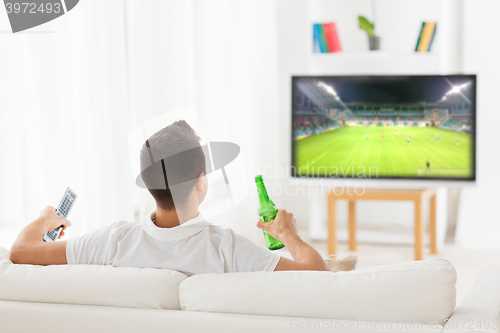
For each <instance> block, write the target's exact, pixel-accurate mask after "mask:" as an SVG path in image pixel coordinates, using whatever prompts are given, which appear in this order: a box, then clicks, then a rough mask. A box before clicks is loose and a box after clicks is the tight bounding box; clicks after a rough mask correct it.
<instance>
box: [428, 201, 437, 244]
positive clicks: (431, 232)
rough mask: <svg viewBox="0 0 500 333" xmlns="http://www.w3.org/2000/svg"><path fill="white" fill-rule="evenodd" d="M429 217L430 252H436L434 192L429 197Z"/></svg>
mask: <svg viewBox="0 0 500 333" xmlns="http://www.w3.org/2000/svg"><path fill="white" fill-rule="evenodd" d="M429 210H430V214H431V216H430V219H429V236H430V238H431V253H432V254H436V253H437V241H436V194H434V195H433V196H432V198H431V206H430V209H429Z"/></svg>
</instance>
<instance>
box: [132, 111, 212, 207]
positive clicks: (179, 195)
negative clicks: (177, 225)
mask: <svg viewBox="0 0 500 333" xmlns="http://www.w3.org/2000/svg"><path fill="white" fill-rule="evenodd" d="M140 159H141V170H142V171H141V177H142V180H143V181H144V184H145V185H146V187H147V188H148V190H149V192H150V193H151V195H152V196H153V197H154V199H155V201H156V205H157V206H158V207H160V208H162V209H165V210H171V209H176V208H177V209H179V208H183V207H184V205H185V204H186V202H187V199H188V197H189V195H190V194H191V192H192V191H193V188H194V185H195V183H196V180H197V179H198V177H199V176H200V175H201V174H203V175H205V174H206V166H205V155H204V153H203V149H202V147H201V145H200V137H199V136H198V135H196V132H195V131H194V130H193V129H192V128H191V126H189V124H188V123H187V122H186V121H184V120H179V121H176V122H175V123H173V124H171V125H168V126H167V127H164V128H162V129H161V130H159V131H158V132H156V133H155V134H153V135H151V137H150V138H149V139H147V140H146V142H145V143H144V144H143V146H142V149H141V153H140ZM174 202H175V203H174ZM176 206H177V207H176Z"/></svg>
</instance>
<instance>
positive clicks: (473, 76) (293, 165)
mask: <svg viewBox="0 0 500 333" xmlns="http://www.w3.org/2000/svg"><path fill="white" fill-rule="evenodd" d="M405 77H407V78H417V77H428V78H442V77H461V78H468V79H471V80H472V82H473V83H472V84H473V86H472V91H473V94H472V98H471V102H472V103H471V107H472V110H473V119H474V131H473V134H474V136H473V142H472V169H473V175H472V176H471V177H469V178H451V177H425V178H422V177H396V176H395V177H387V176H377V178H370V177H365V178H358V177H352V176H349V175H346V176H342V177H330V176H327V175H299V174H298V173H296V163H295V157H296V156H295V140H294V137H293V123H294V112H293V108H294V102H295V81H296V80H298V79H304V78H308V79H314V78H318V79H321V78H336V79H343V78H377V79H384V78H405ZM291 88H292V94H291V113H292V116H291V124H290V129H291V130H290V137H291V150H292V151H291V168H290V171H291V172H290V175H291V177H293V178H296V179H312V178H320V179H344V180H348V179H358V180H365V179H384V180H385V179H389V180H399V181H401V180H419V181H431V182H432V181H450V182H457V181H460V182H471V183H472V182H475V181H476V178H477V174H476V172H477V171H476V170H477V165H476V141H477V137H476V133H477V107H476V106H477V75H476V74H453V75H293V76H292V77H291Z"/></svg>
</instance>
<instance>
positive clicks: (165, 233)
mask: <svg viewBox="0 0 500 333" xmlns="http://www.w3.org/2000/svg"><path fill="white" fill-rule="evenodd" d="M66 257H67V260H68V264H90V265H112V266H115V267H139V268H146V267H149V268H165V269H172V270H176V271H179V272H182V273H184V274H186V275H188V276H190V275H193V274H201V273H230V272H253V271H273V270H274V269H275V267H276V265H277V264H278V262H279V260H280V258H281V257H280V256H279V255H278V254H277V253H273V252H271V251H269V250H268V249H266V248H263V247H260V246H258V245H257V244H255V243H253V242H252V241H250V240H249V239H248V238H246V237H243V236H241V235H238V234H236V233H235V232H234V231H233V230H231V229H229V228H227V229H224V228H221V227H218V226H214V225H212V224H210V223H208V222H206V221H205V220H204V218H203V216H202V215H201V214H199V215H198V216H197V217H195V218H194V219H191V220H189V221H187V222H185V223H182V224H181V225H179V226H176V227H173V228H159V227H157V226H156V225H155V224H154V223H153V221H151V214H148V215H147V216H146V217H145V218H144V220H143V221H142V222H140V223H137V222H125V221H120V222H116V223H113V224H111V225H109V226H107V227H104V228H101V229H98V230H96V231H93V232H90V233H88V234H85V235H83V236H80V237H77V238H73V239H70V240H69V241H68V243H67V246H66Z"/></svg>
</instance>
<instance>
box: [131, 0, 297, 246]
mask: <svg viewBox="0 0 500 333" xmlns="http://www.w3.org/2000/svg"><path fill="white" fill-rule="evenodd" d="M127 22H129V23H130V24H129V25H128V28H129V29H128V37H129V38H128V50H129V55H130V56H129V59H130V66H129V68H130V71H131V74H130V77H131V82H132V89H131V94H132V95H131V96H132V104H131V105H132V109H133V111H134V114H136V115H139V114H140V118H141V119H148V118H151V117H152V116H154V115H158V114H161V113H163V112H166V111H170V110H173V109H175V108H179V107H182V106H185V105H188V104H192V103H194V104H196V107H197V109H198V113H199V115H200V118H201V122H202V125H203V128H204V132H205V134H206V136H207V138H208V139H209V140H210V141H231V142H235V143H237V144H238V145H240V147H241V154H242V157H243V158H244V161H245V165H246V170H247V174H246V177H247V178H248V183H249V184H248V186H249V190H250V192H249V196H248V197H247V199H246V200H245V201H244V202H243V203H241V204H240V205H238V206H237V207H236V208H234V209H232V210H231V211H229V212H226V213H225V214H223V215H221V216H219V217H218V218H217V219H216V220H217V221H216V222H218V223H220V224H224V225H227V226H230V227H232V228H233V229H235V230H236V231H237V232H240V233H243V234H245V235H246V236H248V237H250V238H252V239H254V240H255V241H259V242H260V241H262V233H261V231H260V230H258V229H256V228H255V223H256V221H257V219H258V216H257V201H258V199H257V198H256V193H255V185H254V183H253V176H254V175H255V173H256V172H259V170H258V169H259V165H260V166H264V165H269V164H273V163H274V164H278V163H279V161H280V159H281V151H280V149H281V148H280V147H279V145H276V142H279V140H278V138H279V136H280V135H282V128H283V127H285V126H288V125H287V124H286V123H285V122H284V121H283V120H281V121H280V119H279V115H278V102H277V98H278V97H277V96H278V92H277V41H276V26H275V24H276V3H275V1H269V0H257V1H230V0H211V1H204V0H199V1H165V0H154V1H141V2H139V1H134V0H127Z"/></svg>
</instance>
